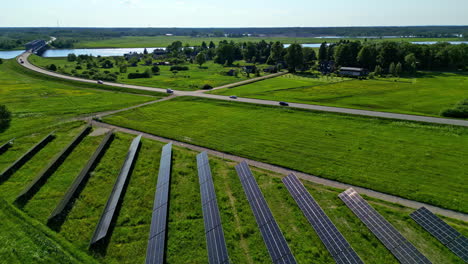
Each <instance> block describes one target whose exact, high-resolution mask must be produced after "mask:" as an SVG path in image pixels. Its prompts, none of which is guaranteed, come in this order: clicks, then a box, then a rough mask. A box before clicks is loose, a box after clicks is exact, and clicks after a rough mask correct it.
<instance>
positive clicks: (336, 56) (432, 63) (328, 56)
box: [318, 41, 468, 73]
mask: <svg viewBox="0 0 468 264" xmlns="http://www.w3.org/2000/svg"><path fill="white" fill-rule="evenodd" d="M318 59H319V62H326V61H334V62H335V65H336V66H351V67H362V68H367V69H369V70H371V71H375V72H377V73H381V72H384V73H385V72H386V73H393V72H395V71H396V70H398V68H399V70H400V72H401V71H405V72H415V71H416V70H417V69H419V70H467V67H468V45H467V44H458V45H452V44H450V43H437V44H432V45H420V44H411V43H407V42H394V41H383V42H360V41H340V42H338V43H331V44H328V43H322V45H321V46H320V49H319V55H318Z"/></svg>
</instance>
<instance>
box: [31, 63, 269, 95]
mask: <svg viewBox="0 0 468 264" xmlns="http://www.w3.org/2000/svg"><path fill="white" fill-rule="evenodd" d="M29 60H30V62H31V63H32V64H34V65H36V66H39V67H43V68H44V67H46V66H48V65H51V64H55V65H56V66H57V67H60V68H61V70H63V71H65V72H66V73H67V74H69V75H71V71H72V70H76V66H77V65H78V64H77V62H69V61H68V60H67V58H43V57H39V56H35V55H33V56H31V57H30V59H29ZM111 60H112V59H111ZM237 63H239V64H240V65H241V66H242V65H251V64H249V63H245V62H234V64H237ZM81 66H82V68H83V69H81V70H76V72H77V73H78V74H82V73H83V72H87V71H89V70H87V69H86V64H82V65H81ZM182 66H187V67H189V70H187V71H178V73H177V74H174V73H172V72H171V70H170V68H171V66H163V65H160V66H158V67H159V68H160V74H159V75H153V77H151V78H139V79H128V74H129V73H137V72H139V73H143V72H145V71H146V70H147V69H151V67H152V66H147V65H145V62H144V61H141V62H140V63H138V65H137V66H136V67H128V68H127V72H126V73H120V72H119V70H120V68H119V66H117V65H116V64H115V63H114V67H113V68H110V69H104V68H94V69H96V70H98V71H99V72H104V71H109V72H111V73H116V74H118V75H117V82H119V83H126V84H134V85H141V86H148V87H156V88H173V89H177V90H186V91H190V90H199V89H202V87H203V86H204V85H205V84H208V85H210V86H211V87H217V86H222V85H225V84H230V83H235V82H239V81H243V80H247V79H249V78H254V77H255V75H254V74H250V77H247V76H245V75H243V74H241V73H239V75H238V76H237V77H236V76H229V75H227V72H228V71H229V70H231V69H238V70H239V71H241V69H240V67H237V66H232V67H224V66H223V65H220V64H216V63H214V62H213V61H208V62H207V63H205V64H203V66H202V67H201V68H200V67H199V65H197V64H190V63H185V64H183V65H182ZM260 66H265V65H260ZM261 75H264V73H263V72H262V73H261Z"/></svg>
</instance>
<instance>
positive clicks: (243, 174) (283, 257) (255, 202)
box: [236, 161, 296, 263]
mask: <svg viewBox="0 0 468 264" xmlns="http://www.w3.org/2000/svg"><path fill="white" fill-rule="evenodd" d="M236 171H237V175H238V176H239V178H240V181H241V183H242V187H243V188H244V192H245V194H246V196H247V200H248V202H249V204H250V207H251V208H252V211H253V214H254V216H255V220H256V221H257V225H258V227H259V229H260V232H261V234H262V237H263V241H264V242H265V244H266V246H267V249H268V252H269V253H270V257H271V259H272V261H273V263H296V260H295V259H294V256H293V255H292V253H291V250H290V249H289V247H288V244H287V243H286V239H285V238H284V236H283V234H282V233H281V231H280V229H279V227H278V224H277V223H276V221H275V219H274V217H273V215H272V214H271V211H270V208H268V205H267V203H266V200H265V198H264V197H263V195H262V192H261V191H260V188H259V187H258V184H257V182H256V180H255V178H254V177H253V174H252V172H251V171H250V169H249V166H248V165H247V163H246V162H245V161H243V162H241V163H239V164H237V165H236Z"/></svg>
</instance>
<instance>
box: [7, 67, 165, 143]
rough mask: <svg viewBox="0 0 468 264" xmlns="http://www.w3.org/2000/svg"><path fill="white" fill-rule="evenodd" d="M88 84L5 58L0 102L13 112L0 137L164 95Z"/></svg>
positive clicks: (8, 137)
mask: <svg viewBox="0 0 468 264" xmlns="http://www.w3.org/2000/svg"><path fill="white" fill-rule="evenodd" d="M90 86H91V88H93V85H90ZM87 87H88V85H86V84H81V83H80V84H78V83H74V82H67V81H55V79H52V78H47V77H42V75H38V74H36V73H33V72H30V71H29V70H25V69H24V68H22V67H21V66H19V65H18V64H17V63H16V61H14V60H7V61H4V63H3V64H0V88H1V89H0V104H3V105H6V107H7V108H8V109H9V110H10V111H11V112H12V120H11V123H10V127H9V128H8V129H6V130H5V131H3V132H2V133H1V134H0V140H1V141H2V142H3V141H6V140H9V139H11V138H13V137H15V136H18V135H29V134H31V133H32V131H35V130H37V129H39V128H44V127H50V129H49V130H50V131H52V130H53V127H54V126H56V125H57V123H60V122H63V121H66V120H67V119H69V118H72V117H75V116H78V115H86V114H90V113H94V112H101V111H106V110H111V109H120V108H125V107H128V106H132V105H136V104H140V103H144V102H148V101H151V100H156V99H158V98H161V97H162V96H163V95H164V94H161V93H159V94H158V96H138V95H133V94H127V93H121V92H118V91H103V90H98V89H90V88H87Z"/></svg>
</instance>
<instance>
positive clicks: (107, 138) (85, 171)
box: [47, 130, 114, 223]
mask: <svg viewBox="0 0 468 264" xmlns="http://www.w3.org/2000/svg"><path fill="white" fill-rule="evenodd" d="M113 132H114V131H113V130H110V131H109V132H108V133H107V134H106V136H105V137H104V138H103V139H102V141H101V143H100V144H99V146H98V148H97V149H96V151H95V152H94V154H93V155H92V156H91V158H90V159H89V160H88V163H87V164H86V165H85V166H84V167H83V169H82V170H81V172H80V173H79V174H78V176H77V177H76V178H75V180H74V181H73V183H72V185H71V186H70V188H69V189H68V190H67V192H66V193H65V195H64V197H63V198H62V200H61V201H60V202H59V204H58V205H57V207H56V208H55V209H54V211H53V212H52V213H51V214H50V216H49V219H48V220H47V221H48V222H49V223H53V222H54V219H55V218H58V217H60V216H61V214H62V213H63V212H64V210H65V208H66V206H67V205H68V204H69V203H70V201H71V200H72V199H73V197H74V196H75V193H76V192H77V190H78V187H80V185H81V184H82V182H83V181H84V180H85V178H86V177H87V176H88V175H89V171H90V170H91V169H92V168H93V167H94V165H95V163H96V161H97V159H98V158H99V157H100V156H101V154H102V152H103V150H104V148H105V147H106V146H107V144H108V143H109V141H110V139H111V138H112V135H113Z"/></svg>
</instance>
